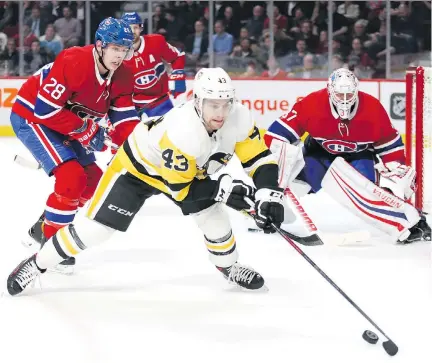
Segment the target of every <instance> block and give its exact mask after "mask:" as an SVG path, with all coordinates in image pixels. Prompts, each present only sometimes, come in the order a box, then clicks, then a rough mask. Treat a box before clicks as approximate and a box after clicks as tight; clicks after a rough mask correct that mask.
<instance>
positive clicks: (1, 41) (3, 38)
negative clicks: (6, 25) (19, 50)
mask: <svg viewBox="0 0 432 363" xmlns="http://www.w3.org/2000/svg"><path fill="white" fill-rule="evenodd" d="M7 41H8V37H7V35H6V34H5V33H2V32H0V53H2V52H3V51H4V50H5V49H6V45H7Z"/></svg>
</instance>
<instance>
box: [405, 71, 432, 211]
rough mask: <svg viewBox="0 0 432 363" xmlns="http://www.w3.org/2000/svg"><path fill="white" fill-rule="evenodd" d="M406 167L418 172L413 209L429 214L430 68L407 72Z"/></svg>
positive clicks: (431, 145)
mask: <svg viewBox="0 0 432 363" xmlns="http://www.w3.org/2000/svg"><path fill="white" fill-rule="evenodd" d="M405 119H406V140H405V148H406V149H405V150H406V156H407V164H408V165H410V166H412V167H413V168H415V169H416V171H417V191H416V194H415V198H414V202H415V206H416V207H417V208H419V209H421V210H423V211H424V212H427V213H431V212H432V68H429V67H416V68H409V69H408V70H407V72H406V105H405Z"/></svg>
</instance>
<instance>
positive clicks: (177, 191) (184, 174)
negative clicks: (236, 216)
mask: <svg viewBox="0 0 432 363" xmlns="http://www.w3.org/2000/svg"><path fill="white" fill-rule="evenodd" d="M119 153H120V155H119V159H120V160H121V163H122V166H123V167H124V168H125V169H126V170H127V171H128V172H130V173H132V174H133V175H135V176H136V177H138V178H139V179H141V180H143V181H145V182H146V183H147V184H150V185H152V186H153V187H155V188H157V189H159V190H160V191H162V192H164V193H167V194H169V195H171V196H172V197H173V198H174V199H175V200H177V201H183V200H184V199H185V198H187V197H188V195H189V194H190V191H191V188H192V189H194V193H193V194H194V195H193V196H189V199H190V198H192V200H197V199H204V198H210V194H211V193H210V189H211V188H210V189H208V188H198V189H197V190H200V192H198V193H197V192H196V191H197V190H195V188H193V186H194V185H195V184H196V183H197V182H198V183H199V182H200V181H203V180H206V177H207V176H208V175H211V174H214V173H216V172H217V171H219V170H220V168H222V167H223V166H225V165H226V164H227V163H228V161H229V160H230V159H231V157H232V156H233V154H234V153H235V154H236V155H237V156H238V158H239V159H240V161H241V163H242V165H243V168H244V169H245V171H246V172H247V173H248V174H249V175H250V176H251V177H253V176H254V173H255V172H256V170H257V169H258V168H260V167H261V166H263V165H269V164H271V165H274V164H277V163H276V160H275V158H274V156H273V155H272V154H271V153H270V151H269V150H268V149H267V147H266V145H265V143H264V141H263V140H262V138H261V135H260V133H259V130H258V128H257V127H256V126H255V124H254V121H253V120H252V115H251V112H250V111H249V109H248V108H247V107H245V106H243V105H242V104H240V103H235V104H234V106H233V109H232V110H231V112H230V114H229V116H228V118H227V119H226V120H225V123H224V125H223V126H222V127H221V128H220V129H219V130H218V131H216V132H213V133H212V134H211V135H210V134H209V133H208V132H207V130H206V128H205V127H204V124H203V123H202V121H201V119H200V117H199V116H198V114H197V112H196V111H195V107H194V101H189V102H187V103H185V104H184V105H182V106H180V107H176V108H173V109H172V110H170V111H169V112H168V113H167V114H166V115H164V116H162V117H159V118H152V119H150V122H146V123H144V122H141V123H140V124H138V125H137V127H136V128H135V130H134V131H133V132H132V134H131V135H130V136H129V138H128V140H127V142H125V144H124V145H123V147H122V149H121V150H119ZM207 179H208V178H207ZM194 183H195V184H194ZM202 185H203V184H202ZM213 185H214V184H213ZM213 189H214V188H213ZM211 192H213V190H212V191H211Z"/></svg>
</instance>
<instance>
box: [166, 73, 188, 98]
mask: <svg viewBox="0 0 432 363" xmlns="http://www.w3.org/2000/svg"><path fill="white" fill-rule="evenodd" d="M168 85H169V89H170V92H171V94H172V95H173V97H174V98H177V96H178V95H181V94H182V93H184V92H186V75H185V72H184V70H183V69H174V70H173V71H172V72H171V74H170V76H169V81H168Z"/></svg>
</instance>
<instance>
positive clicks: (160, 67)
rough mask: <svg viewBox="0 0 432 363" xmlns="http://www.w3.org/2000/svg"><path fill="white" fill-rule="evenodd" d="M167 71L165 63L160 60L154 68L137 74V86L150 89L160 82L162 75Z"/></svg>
mask: <svg viewBox="0 0 432 363" xmlns="http://www.w3.org/2000/svg"><path fill="white" fill-rule="evenodd" d="M164 73H165V65H164V64H163V63H162V62H160V63H158V64H156V66H155V67H154V68H151V69H146V70H145V71H141V72H138V73H136V74H135V87H136V88H138V89H148V88H151V87H153V86H154V85H155V84H156V83H158V82H159V79H160V77H161V76H162V75H163V74H164Z"/></svg>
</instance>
